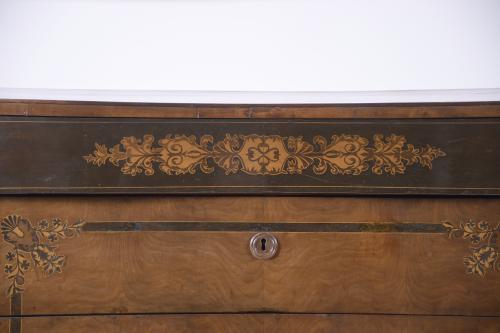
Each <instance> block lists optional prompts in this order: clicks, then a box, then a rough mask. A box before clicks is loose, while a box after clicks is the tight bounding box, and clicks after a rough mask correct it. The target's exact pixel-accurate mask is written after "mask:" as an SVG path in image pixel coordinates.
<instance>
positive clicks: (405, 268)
mask: <svg viewBox="0 0 500 333" xmlns="http://www.w3.org/2000/svg"><path fill="white" fill-rule="evenodd" d="M0 111H1V113H2V118H1V119H0V131H1V132H0V133H1V134H0V143H1V144H0V193H1V194H2V197H1V198H0V213H1V215H2V217H3V218H2V221H1V222H0V223H1V235H2V239H1V248H0V251H1V255H2V257H1V260H2V261H1V262H2V268H3V275H2V279H1V280H0V288H1V289H2V290H3V291H4V292H5V295H4V296H3V297H2V298H1V299H0V315H1V316H2V317H1V318H0V332H10V333H21V332H23V333H32V332H56V333H59V332H74V333H80V332H349V333H352V332H377V331H381V332H436V331H440V332H498V331H500V317H499V316H500V272H499V269H500V267H499V265H500V259H499V258H498V257H499V254H498V251H499V249H498V244H499V241H498V240H497V238H498V234H499V233H500V198H499V197H498V195H499V194H500V176H498V171H499V170H500V169H499V167H500V148H499V146H498V142H499V140H500V106H499V105H498V104H494V103H489V104H488V103H486V104H462V105H406V106H401V105H400V106H358V107H353V106H272V107H271V106H161V105H156V106H147V105H118V104H103V103H101V104H92V103H61V102H59V103H55V102H26V101H24V102H23V101H4V102H2V103H0Z"/></svg>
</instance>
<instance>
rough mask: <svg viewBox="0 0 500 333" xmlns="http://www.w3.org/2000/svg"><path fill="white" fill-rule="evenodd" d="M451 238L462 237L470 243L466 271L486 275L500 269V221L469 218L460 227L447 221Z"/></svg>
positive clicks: (465, 260) (446, 224) (466, 257)
mask: <svg viewBox="0 0 500 333" xmlns="http://www.w3.org/2000/svg"><path fill="white" fill-rule="evenodd" d="M443 226H444V227H445V228H446V229H447V230H448V236H449V237H450V238H462V239H465V240H468V241H469V243H470V246H469V249H470V253H469V254H468V255H466V256H465V257H464V265H465V267H466V272H467V273H468V274H471V275H477V276H481V277H483V276H485V274H486V273H487V272H489V271H495V270H499V269H500V262H499V260H498V256H499V253H498V245H497V239H498V234H499V233H500V223H497V224H496V226H494V225H492V224H491V223H489V222H487V221H479V222H474V221H473V220H471V219H470V220H468V221H467V222H462V223H460V224H459V226H458V227H456V226H454V225H453V224H451V223H448V222H445V223H443Z"/></svg>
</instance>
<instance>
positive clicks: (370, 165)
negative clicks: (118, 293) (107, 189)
mask: <svg viewBox="0 0 500 333" xmlns="http://www.w3.org/2000/svg"><path fill="white" fill-rule="evenodd" d="M153 142H154V137H153V136H152V135H150V134H148V135H144V137H143V139H142V140H141V139H137V138H136V137H133V136H131V137H125V138H123V139H122V140H121V142H120V144H117V145H114V146H113V147H112V148H107V147H106V146H105V145H102V144H98V143H95V151H94V152H93V153H92V154H89V155H86V156H83V158H84V159H85V161H87V162H88V163H91V164H93V165H96V166H102V165H104V164H106V163H107V162H109V163H111V164H112V165H115V166H119V167H121V171H122V173H123V174H126V175H131V176H136V175H138V174H141V173H144V174H145V175H147V176H151V175H153V174H154V173H155V166H154V164H155V163H158V164H159V166H158V168H159V169H160V170H161V171H162V172H164V173H165V174H167V175H183V174H187V173H189V174H194V173H196V170H197V168H199V169H200V170H201V171H202V172H204V173H212V172H214V166H215V165H217V166H219V167H220V168H222V169H223V170H224V171H225V173H226V175H229V174H232V173H237V172H239V171H242V172H244V173H247V174H249V175H280V174H301V173H302V172H303V171H304V170H306V169H308V168H310V167H312V171H313V172H314V173H315V174H317V175H322V174H324V173H325V172H327V171H330V172H331V173H332V174H335V175H360V174H362V173H365V172H368V171H369V170H370V171H371V172H372V173H374V174H377V175H381V174H384V173H386V174H390V175H396V174H404V173H405V170H406V167H408V166H410V165H413V164H420V165H421V166H423V167H426V168H428V169H432V161H433V160H434V159H436V158H438V157H442V156H446V154H445V153H444V152H443V151H442V150H441V149H440V148H436V147H433V146H431V145H426V146H425V147H420V148H417V147H415V146H413V145H412V144H407V143H406V138H405V137H404V136H402V135H395V134H391V135H390V136H388V137H384V136H383V135H381V134H376V135H374V137H373V146H371V147H370V146H369V140H368V139H366V138H363V137H361V136H358V135H347V134H341V135H333V136H331V138H330V140H327V139H326V138H325V137H323V136H316V137H314V139H313V143H309V142H307V141H305V140H304V139H303V138H302V137H282V136H279V135H268V136H267V135H256V134H252V135H233V134H226V136H225V138H224V139H223V140H221V141H218V142H215V143H214V138H213V137H212V136H210V135H204V136H202V137H201V138H200V140H199V141H197V138H196V137H195V136H193V135H192V136H186V135H171V134H169V135H167V136H165V138H163V139H161V140H159V141H158V145H159V147H153Z"/></svg>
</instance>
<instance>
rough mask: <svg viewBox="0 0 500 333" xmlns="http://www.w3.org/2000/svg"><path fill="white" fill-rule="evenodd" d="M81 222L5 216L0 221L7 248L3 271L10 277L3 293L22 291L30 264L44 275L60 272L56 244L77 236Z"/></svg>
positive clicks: (62, 259)
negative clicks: (34, 220) (70, 222)
mask: <svg viewBox="0 0 500 333" xmlns="http://www.w3.org/2000/svg"><path fill="white" fill-rule="evenodd" d="M83 224H84V222H81V221H79V222H76V223H74V224H68V223H67V222H64V221H62V220H61V219H58V218H56V219H53V220H52V221H47V220H41V221H39V222H38V223H37V224H32V223H31V222H30V221H29V220H28V219H26V218H23V217H21V216H19V215H9V216H7V217H5V218H4V219H3V220H2V221H1V222H0V232H1V234H2V236H3V239H4V241H5V242H7V243H8V244H9V245H10V249H9V250H8V252H7V254H6V255H5V259H6V260H7V264H5V266H4V272H5V274H7V279H9V280H10V284H9V287H8V289H7V292H6V293H7V296H9V297H11V296H13V295H14V294H18V293H22V292H23V291H24V281H25V273H26V272H28V271H29V270H30V269H31V268H32V267H34V268H39V269H40V270H41V271H42V272H43V273H44V274H45V275H47V276H50V275H52V274H54V273H61V272H62V268H63V266H64V264H65V261H66V258H65V257H64V256H61V255H58V254H57V253H56V249H57V245H56V243H57V242H58V241H59V240H61V239H65V238H71V237H75V236H78V235H79V233H80V230H81V228H82V226H83Z"/></svg>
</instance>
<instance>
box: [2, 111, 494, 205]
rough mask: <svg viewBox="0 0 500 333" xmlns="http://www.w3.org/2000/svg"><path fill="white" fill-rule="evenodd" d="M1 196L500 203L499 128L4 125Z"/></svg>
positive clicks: (442, 124)
mask: <svg viewBox="0 0 500 333" xmlns="http://www.w3.org/2000/svg"><path fill="white" fill-rule="evenodd" d="M0 133H1V135H0V156H1V157H0V169H1V171H2V172H1V173H0V193H2V194H25V193H72V194H73V193H74V194H100V193H198V194H221V193H236V194H262V193H267V194H269V193H272V194H341V193H348V194H444V195H471V194H472V195H484V194H488V195H498V194H500V177H498V174H497V172H498V166H499V164H500V148H499V146H498V142H499V141H500V119H498V118H489V119H488V118H485V119H481V120H478V119H467V120H466V119H454V120H453V119H450V120H439V119H432V120H431V119H428V120H286V119H285V120H234V119H233V120H214V119H212V120H200V119H192V120H181V119H178V120H174V119H170V120H168V119H166V120H165V119H162V120H160V119H157V120H154V119H106V118H60V117H59V118H47V117H32V118H20V117H1V118H0Z"/></svg>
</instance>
